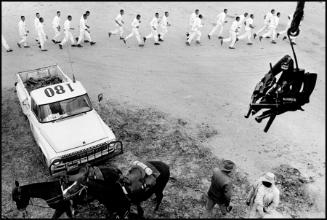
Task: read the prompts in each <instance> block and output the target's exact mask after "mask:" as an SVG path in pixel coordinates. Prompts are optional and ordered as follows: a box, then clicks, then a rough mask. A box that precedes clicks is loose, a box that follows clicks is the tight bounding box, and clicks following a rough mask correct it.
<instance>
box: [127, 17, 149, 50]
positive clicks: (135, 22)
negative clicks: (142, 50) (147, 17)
mask: <svg viewBox="0 0 327 220" xmlns="http://www.w3.org/2000/svg"><path fill="white" fill-rule="evenodd" d="M140 23H141V15H139V14H138V15H136V17H135V18H134V20H133V21H132V24H131V25H132V32H131V33H130V34H129V35H128V36H127V37H125V38H124V39H123V42H124V43H125V44H126V40H127V39H128V38H130V37H133V36H134V35H135V37H136V40H137V42H138V43H139V47H143V46H144V42H143V43H142V42H141V36H140V33H139V28H140Z"/></svg>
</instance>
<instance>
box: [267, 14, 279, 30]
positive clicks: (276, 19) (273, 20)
mask: <svg viewBox="0 0 327 220" xmlns="http://www.w3.org/2000/svg"><path fill="white" fill-rule="evenodd" d="M278 23H279V17H277V15H274V16H273V17H272V18H271V19H270V24H269V27H271V28H277V26H278Z"/></svg>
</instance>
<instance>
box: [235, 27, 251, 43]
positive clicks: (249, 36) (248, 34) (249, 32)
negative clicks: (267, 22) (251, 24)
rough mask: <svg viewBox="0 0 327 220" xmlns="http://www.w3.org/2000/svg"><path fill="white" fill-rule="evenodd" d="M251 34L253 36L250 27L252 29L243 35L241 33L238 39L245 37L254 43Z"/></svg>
mask: <svg viewBox="0 0 327 220" xmlns="http://www.w3.org/2000/svg"><path fill="white" fill-rule="evenodd" d="M251 36H252V30H251V29H250V30H245V33H243V34H242V35H240V36H239V37H238V39H239V40H242V39H244V38H246V37H247V38H248V42H249V43H252V41H251Z"/></svg>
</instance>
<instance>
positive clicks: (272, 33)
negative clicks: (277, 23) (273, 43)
mask: <svg viewBox="0 0 327 220" xmlns="http://www.w3.org/2000/svg"><path fill="white" fill-rule="evenodd" d="M276 34H277V33H276V28H275V27H270V28H269V30H268V32H267V33H265V34H263V35H262V37H268V36H270V37H272V40H275V38H276Z"/></svg>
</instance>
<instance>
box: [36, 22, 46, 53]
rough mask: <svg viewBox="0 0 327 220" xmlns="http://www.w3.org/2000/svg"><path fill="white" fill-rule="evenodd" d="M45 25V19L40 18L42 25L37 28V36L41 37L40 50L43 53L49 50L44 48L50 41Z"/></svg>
mask: <svg viewBox="0 0 327 220" xmlns="http://www.w3.org/2000/svg"><path fill="white" fill-rule="evenodd" d="M43 23H44V19H43V18H42V17H40V23H39V24H38V26H37V34H38V36H39V43H40V46H39V48H41V51H47V49H45V48H44V43H45V42H46V40H47V39H48V36H47V35H46V33H45V32H44V27H43V26H44V25H43Z"/></svg>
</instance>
